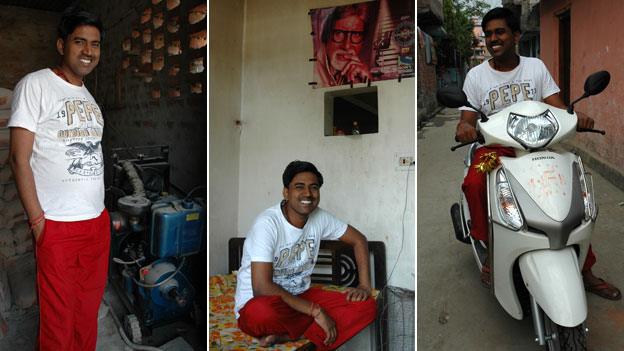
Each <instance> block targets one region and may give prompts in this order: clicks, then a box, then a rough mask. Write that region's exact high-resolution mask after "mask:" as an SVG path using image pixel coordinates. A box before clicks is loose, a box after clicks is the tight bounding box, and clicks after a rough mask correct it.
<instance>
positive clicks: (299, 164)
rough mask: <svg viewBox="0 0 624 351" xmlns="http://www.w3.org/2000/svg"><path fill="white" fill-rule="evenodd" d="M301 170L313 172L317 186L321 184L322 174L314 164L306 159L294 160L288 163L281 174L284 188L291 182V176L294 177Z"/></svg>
mask: <svg viewBox="0 0 624 351" xmlns="http://www.w3.org/2000/svg"><path fill="white" fill-rule="evenodd" d="M303 172H311V173H314V175H315V176H316V179H317V180H318V183H319V188H320V187H321V186H323V175H322V174H321V172H319V171H318V169H316V166H314V165H313V164H312V163H310V162H307V161H299V160H296V161H292V162H291V163H289V164H288V166H286V169H285V170H284V174H282V182H283V183H284V188H288V185H289V184H290V182H292V180H293V178H295V176H296V175H297V174H299V173H303Z"/></svg>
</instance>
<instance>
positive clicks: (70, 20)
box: [56, 5, 104, 40]
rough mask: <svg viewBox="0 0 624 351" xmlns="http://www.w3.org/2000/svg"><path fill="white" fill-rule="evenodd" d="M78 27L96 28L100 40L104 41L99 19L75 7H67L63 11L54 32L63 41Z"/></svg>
mask: <svg viewBox="0 0 624 351" xmlns="http://www.w3.org/2000/svg"><path fill="white" fill-rule="evenodd" d="M79 26H93V27H95V28H97V29H98V30H99V31H100V40H103V39H104V28H103V26H102V21H101V20H100V18H99V17H98V16H96V15H94V14H93V13H91V12H89V11H87V10H85V9H83V8H82V7H80V6H77V5H76V6H69V7H68V8H66V9H65V10H64V11H63V15H62V16H61V20H60V22H59V24H58V27H57V28H56V32H57V35H58V37H59V38H61V39H63V40H65V39H67V36H68V35H70V34H71V33H73V32H74V30H76V28H77V27H79Z"/></svg>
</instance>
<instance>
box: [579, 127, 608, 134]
mask: <svg viewBox="0 0 624 351" xmlns="http://www.w3.org/2000/svg"><path fill="white" fill-rule="evenodd" d="M576 131H577V132H579V133H598V134H602V135H605V134H607V132H605V131H604V130H600V129H592V128H577V129H576Z"/></svg>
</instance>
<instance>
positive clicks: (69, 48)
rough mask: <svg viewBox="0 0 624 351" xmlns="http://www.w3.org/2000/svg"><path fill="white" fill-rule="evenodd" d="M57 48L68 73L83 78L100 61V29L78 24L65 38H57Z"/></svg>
mask: <svg viewBox="0 0 624 351" xmlns="http://www.w3.org/2000/svg"><path fill="white" fill-rule="evenodd" d="M57 49H58V51H59V53H60V54H61V55H62V56H63V62H62V64H61V65H62V67H63V69H64V71H65V72H66V74H67V73H69V74H70V75H71V76H72V77H71V78H78V79H80V80H82V78H83V77H84V76H86V75H87V74H89V73H91V71H93V69H94V68H95V66H97V64H98V62H99V61H100V31H99V30H98V29H97V28H96V27H94V26H89V25H82V26H78V27H76V29H74V31H73V32H72V33H71V34H69V35H68V36H67V38H65V40H63V39H60V38H59V39H58V40H57ZM67 71H69V72H67Z"/></svg>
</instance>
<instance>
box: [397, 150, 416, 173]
mask: <svg viewBox="0 0 624 351" xmlns="http://www.w3.org/2000/svg"><path fill="white" fill-rule="evenodd" d="M394 159H395V165H396V170H397V171H407V170H409V167H410V165H411V164H412V163H413V162H414V156H412V155H409V153H406V152H405V153H400V152H397V153H395V154H394Z"/></svg>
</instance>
